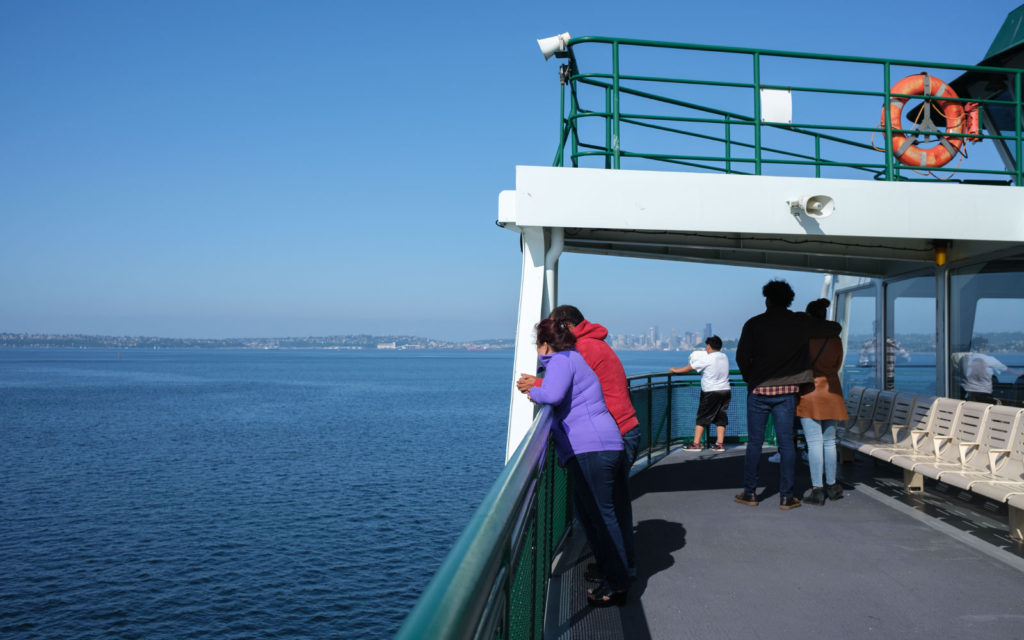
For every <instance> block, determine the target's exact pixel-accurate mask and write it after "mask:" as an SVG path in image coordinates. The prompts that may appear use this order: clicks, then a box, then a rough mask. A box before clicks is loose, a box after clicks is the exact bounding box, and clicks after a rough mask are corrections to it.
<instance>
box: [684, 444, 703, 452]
mask: <svg viewBox="0 0 1024 640" xmlns="http://www.w3.org/2000/svg"><path fill="white" fill-rule="evenodd" d="M683 449H686V450H687V451H701V450H703V449H704V447H702V446H700V445H699V444H693V443H692V442H691V443H690V444H687V445H683Z"/></svg>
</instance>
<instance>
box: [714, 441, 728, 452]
mask: <svg viewBox="0 0 1024 640" xmlns="http://www.w3.org/2000/svg"><path fill="white" fill-rule="evenodd" d="M711 450H712V451H725V445H724V444H722V443H720V442H716V443H715V446H713V447H711Z"/></svg>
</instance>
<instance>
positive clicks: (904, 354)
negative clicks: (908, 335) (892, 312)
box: [857, 322, 910, 391]
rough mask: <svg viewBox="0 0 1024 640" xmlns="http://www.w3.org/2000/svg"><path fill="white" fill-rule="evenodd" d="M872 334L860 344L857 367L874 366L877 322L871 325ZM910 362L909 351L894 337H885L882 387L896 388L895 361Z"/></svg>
mask: <svg viewBox="0 0 1024 640" xmlns="http://www.w3.org/2000/svg"><path fill="white" fill-rule="evenodd" d="M871 329H872V335H871V337H870V338H868V339H867V340H865V341H864V342H863V344H861V346H860V354H859V355H858V357H857V366H858V367H874V366H875V346H876V345H877V344H878V323H877V322H874V323H872V325H871ZM897 361H899V362H901V363H907V362H910V352H909V351H907V350H906V349H905V348H904V347H903V345H902V344H900V342H899V341H898V340H896V338H891V337H887V338H886V339H885V371H884V374H885V379H884V381H883V388H884V389H886V390H887V391H892V390H893V389H895V388H896V362H897Z"/></svg>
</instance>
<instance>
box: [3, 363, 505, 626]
mask: <svg viewBox="0 0 1024 640" xmlns="http://www.w3.org/2000/svg"><path fill="white" fill-rule="evenodd" d="M510 373H511V352H510V351H503V352H473V353H455V352H390V353H389V352H344V351H342V352H326V351H289V352H281V351H266V352H257V351H233V352H232V351H123V352H121V358H120V359H118V354H117V352H115V351H100V350H90V351H71V350H69V351H62V350H0V458H2V464H0V573H2V575H3V579H2V580H0V636H3V637H17V638H19V639H25V640H28V639H31V638H146V639H150V638H175V639H177V638H252V637H257V636H258V637H264V638H300V637H302V638H383V637H389V636H391V635H393V633H394V631H395V630H396V629H397V628H398V626H399V624H400V623H401V620H402V618H403V617H404V615H405V613H406V612H407V611H408V609H409V607H411V605H412V604H413V603H414V602H415V599H416V598H417V596H418V595H419V593H420V592H421V591H422V589H423V587H424V586H425V585H426V583H427V581H428V580H429V578H430V577H431V575H432V574H433V572H434V570H435V569H436V568H437V566H438V565H439V564H440V562H441V560H442V559H443V557H444V555H445V553H446V552H447V550H448V549H449V548H450V546H451V544H452V543H453V542H454V541H455V539H456V537H457V536H458V534H459V532H460V531H461V530H462V528H463V526H464V525H465V523H466V522H467V521H468V519H469V517H470V515H471V514H472V512H473V510H474V509H475V508H476V506H477V505H478V504H479V502H480V500H481V498H482V497H483V495H484V494H485V492H486V490H487V489H488V487H489V486H490V484H491V482H492V481H493V479H494V478H495V476H496V475H497V473H498V471H499V470H500V468H501V465H502V463H503V452H504V442H505V426H506V424H505V423H506V420H507V411H508V409H507V406H508V396H507V389H508V380H509V374H510Z"/></svg>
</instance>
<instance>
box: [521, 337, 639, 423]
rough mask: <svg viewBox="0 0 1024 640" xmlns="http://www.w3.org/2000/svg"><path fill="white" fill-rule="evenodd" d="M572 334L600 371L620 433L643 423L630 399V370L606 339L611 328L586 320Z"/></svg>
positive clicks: (609, 410) (583, 354)
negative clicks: (623, 366)
mask: <svg viewBox="0 0 1024 640" xmlns="http://www.w3.org/2000/svg"><path fill="white" fill-rule="evenodd" d="M572 333H573V335H574V336H576V350H577V351H579V352H580V355H581V356H583V360H585V361H586V363H587V364H588V365H590V368H591V369H593V370H594V373H596V374H597V379H598V380H600V382H601V391H602V393H604V403H605V405H607V406H608V412H609V413H611V414H612V417H613V418H615V423H616V424H618V425H619V433H623V434H624V433H626V432H627V431H630V430H631V429H633V427H635V426H637V425H638V424H640V421H639V420H637V419H636V409H634V408H633V401H632V400H630V399H629V383H628V382H626V370H625V369H623V368H622V362H621V361H620V360H619V356H617V355H615V352H614V351H612V348H611V347H609V346H608V343H606V342H605V341H604V340H605V338H607V337H608V330H607V329H605V328H604V327H602V326H601V325H599V324H595V323H593V322H587V321H586V320H584V321H582V322H580V323H579V324H578V325H576V326H575V327H574V328H573V330H572ZM542 380H543V378H537V381H536V382H535V383H534V386H536V387H539V386H540V385H541V382H542Z"/></svg>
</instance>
